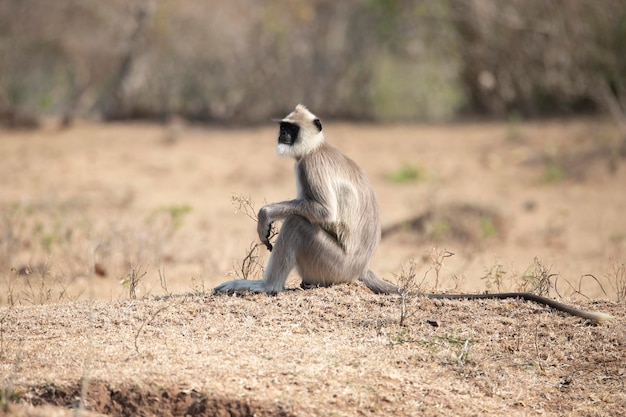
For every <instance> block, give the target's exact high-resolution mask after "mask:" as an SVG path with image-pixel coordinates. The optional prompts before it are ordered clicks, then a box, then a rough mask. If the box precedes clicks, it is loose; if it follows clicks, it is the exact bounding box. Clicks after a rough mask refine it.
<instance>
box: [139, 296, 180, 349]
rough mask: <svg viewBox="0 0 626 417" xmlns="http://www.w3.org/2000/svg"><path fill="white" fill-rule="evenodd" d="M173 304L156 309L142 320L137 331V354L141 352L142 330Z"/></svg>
mask: <svg viewBox="0 0 626 417" xmlns="http://www.w3.org/2000/svg"><path fill="white" fill-rule="evenodd" d="M170 306H171V304H168V305H165V306H163V307H161V308H159V309H157V310H156V311H154V312H153V313H152V314H150V315H149V316H147V317H146V318H145V319H144V320H143V321H142V322H141V325H140V326H139V329H137V333H135V351H136V352H137V354H139V343H138V340H139V335H140V334H141V331H142V330H143V328H144V327H145V326H147V325H149V324H150V323H152V321H153V320H154V319H155V318H156V316H158V315H159V314H160V313H162V312H163V311H165V310H167V309H168V308H170Z"/></svg>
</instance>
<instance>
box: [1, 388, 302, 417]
mask: <svg viewBox="0 0 626 417" xmlns="http://www.w3.org/2000/svg"><path fill="white" fill-rule="evenodd" d="M81 396H82V394H81V383H76V384H73V385H68V386H58V385H56V384H53V383H45V384H40V385H36V386H31V387H30V388H29V389H28V392H27V393H26V394H25V395H24V396H23V400H24V401H26V402H27V403H29V405H33V406H35V408H32V409H30V408H21V409H20V408H18V407H12V409H11V410H9V411H8V412H7V413H6V414H4V415H6V416H11V417H17V416H39V415H50V414H51V413H52V412H53V411H54V410H55V408H52V407H50V406H51V405H52V406H56V407H62V408H61V409H56V411H54V412H55V413H57V414H56V415H59V416H61V415H65V413H64V412H65V411H68V410H69V409H77V408H79V407H81V406H84V408H85V409H86V410H87V411H88V412H89V413H90V414H92V415H93V414H94V413H97V414H106V415H109V416H151V415H159V416H166V417H167V416H230V417H247V416H279V417H288V416H293V415H294V414H293V413H292V412H290V411H288V410H286V409H285V407H283V406H281V405H280V404H268V403H263V402H260V401H254V400H249V399H248V400H234V399H227V398H223V397H219V396H208V395H206V394H203V393H200V392H198V391H196V390H193V389H191V390H187V389H177V388H166V387H160V386H151V385H145V384H142V385H141V386H140V385H131V384H121V385H115V386H113V385H111V384H109V383H107V382H104V381H90V382H89V385H88V388H87V395H86V397H85V399H84V405H81V404H80V402H81V401H80V399H81Z"/></svg>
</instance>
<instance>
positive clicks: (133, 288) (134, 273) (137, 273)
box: [122, 264, 148, 300]
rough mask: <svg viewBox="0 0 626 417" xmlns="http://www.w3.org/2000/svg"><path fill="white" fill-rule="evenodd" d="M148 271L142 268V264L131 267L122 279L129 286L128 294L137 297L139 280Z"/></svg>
mask: <svg viewBox="0 0 626 417" xmlns="http://www.w3.org/2000/svg"><path fill="white" fill-rule="evenodd" d="M147 273H148V271H147V270H143V271H142V270H141V265H140V264H139V265H137V266H135V267H131V269H130V272H129V273H128V275H127V276H126V277H125V278H124V279H123V280H122V285H124V286H128V294H129V296H130V298H131V299H133V300H135V299H137V286H138V285H139V281H141V279H142V278H143V277H145V276H146V274H147Z"/></svg>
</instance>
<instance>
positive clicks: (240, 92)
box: [0, 0, 626, 127]
mask: <svg viewBox="0 0 626 417" xmlns="http://www.w3.org/2000/svg"><path fill="white" fill-rule="evenodd" d="M297 102H304V103H306V104H307V105H308V106H309V107H311V108H312V109H315V111H316V112H317V113H318V114H319V115H320V116H323V117H326V118H341V119H349V120H367V121H385V122H386V121H448V120H455V119H459V118H465V117H487V118H498V119H503V118H504V119H506V118H509V119H510V118H533V117H544V116H559V115H569V114H580V113H597V112H606V113H610V114H611V115H613V116H614V117H615V118H616V119H617V120H622V121H623V120H624V114H625V113H626V1H624V0H592V1H591V0H438V1H430V0H345V1H332V0H229V1H217V0H207V1H194V0H107V1H102V0H54V1H49V0H0V124H4V125H6V126H13V127H26V126H37V125H38V124H39V123H40V122H41V120H42V118H44V117H48V116H55V117H58V118H59V120H61V121H62V123H63V124H65V125H67V124H70V123H71V122H72V121H73V120H74V119H76V118H92V119H100V120H122V119H138V118H141V119H154V120H162V121H167V120H169V119H170V118H171V117H173V116H177V117H182V118H184V119H188V120H193V121H200V122H208V123H220V124H229V125H243V124H254V123H265V122H266V121H267V120H269V119H270V118H272V117H275V116H278V115H283V114H285V113H287V112H288V111H290V109H291V108H293V105H294V104H295V103H297Z"/></svg>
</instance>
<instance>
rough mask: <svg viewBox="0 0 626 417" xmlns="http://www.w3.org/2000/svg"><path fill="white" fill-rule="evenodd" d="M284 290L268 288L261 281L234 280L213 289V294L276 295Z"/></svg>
mask: <svg viewBox="0 0 626 417" xmlns="http://www.w3.org/2000/svg"><path fill="white" fill-rule="evenodd" d="M283 290H284V288H273V287H269V286H268V285H267V283H266V282H265V281H263V280H262V279H261V280H247V279H236V280H234V281H227V282H225V283H223V284H220V285H218V286H217V287H215V289H214V290H213V292H214V293H215V294H223V293H226V294H232V293H238V292H239V293H241V292H246V291H248V292H254V293H265V294H276V293H278V292H281V291H283Z"/></svg>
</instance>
